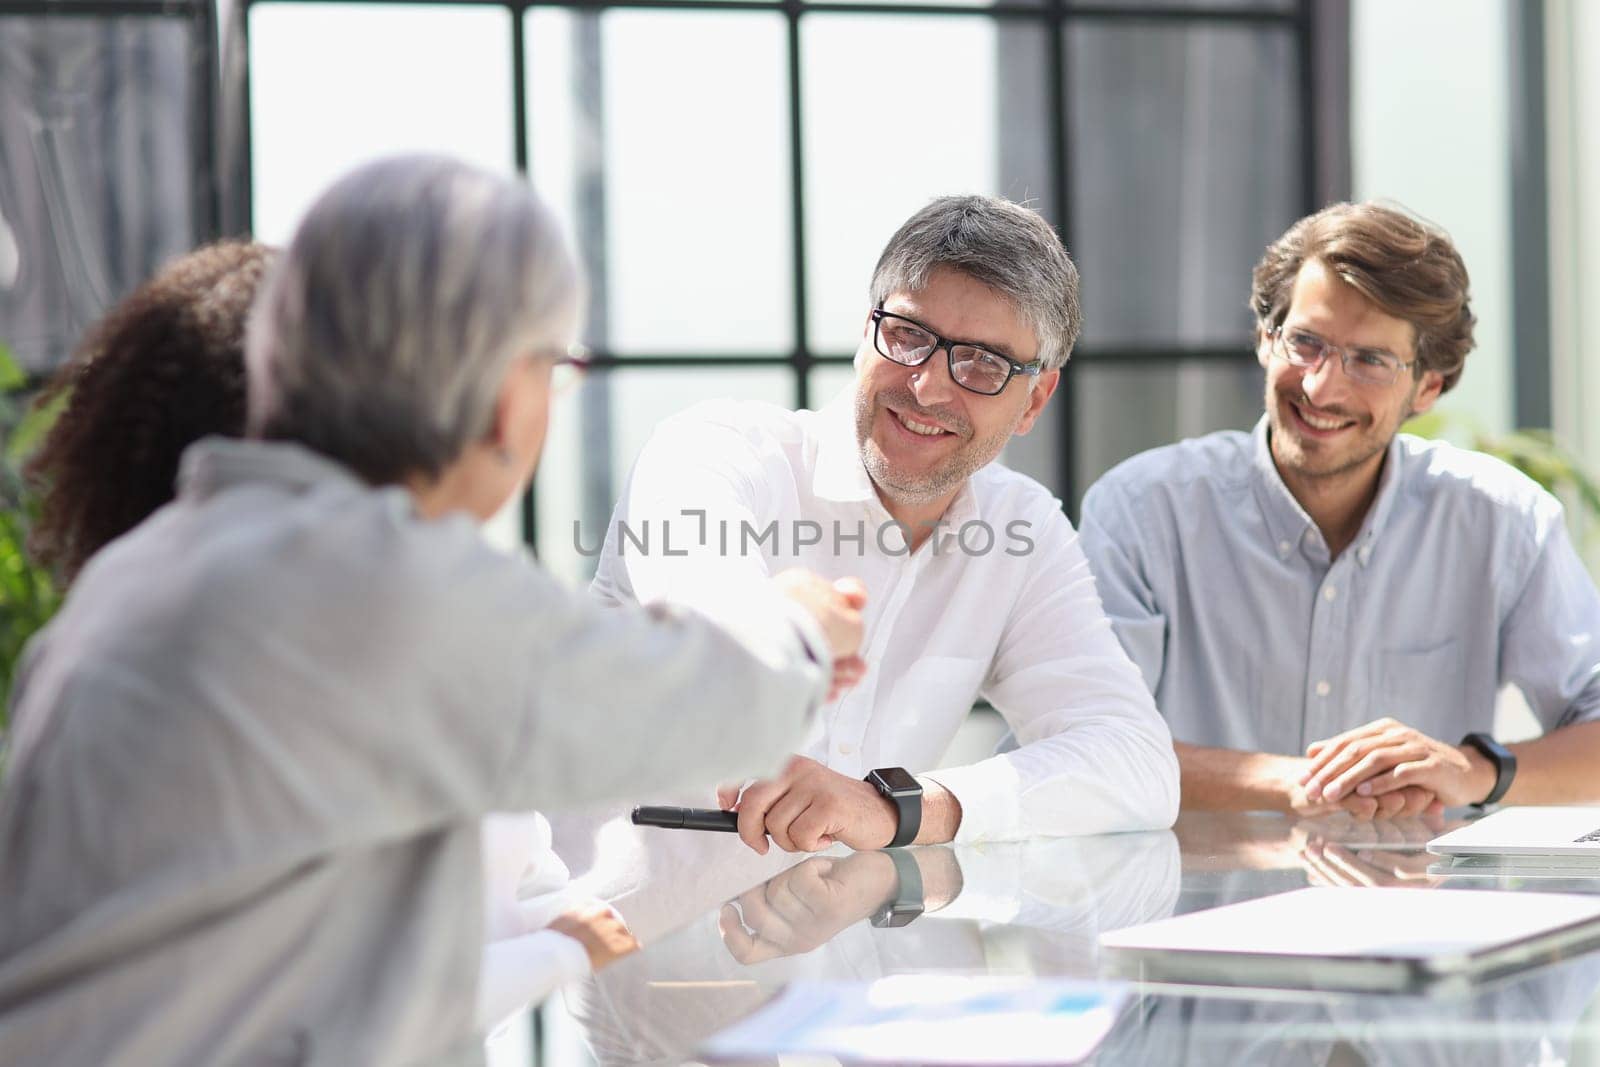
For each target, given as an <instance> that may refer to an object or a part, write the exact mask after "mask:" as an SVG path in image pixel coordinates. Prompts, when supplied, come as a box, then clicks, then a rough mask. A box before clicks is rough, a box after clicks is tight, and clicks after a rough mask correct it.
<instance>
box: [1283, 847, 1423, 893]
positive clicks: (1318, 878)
mask: <svg viewBox="0 0 1600 1067" xmlns="http://www.w3.org/2000/svg"><path fill="white" fill-rule="evenodd" d="M1435 858H1436V857H1434V856H1431V855H1429V854H1428V853H1426V852H1390V851H1386V850H1380V849H1360V850H1355V849H1351V848H1349V847H1347V846H1345V845H1340V844H1336V843H1335V842H1332V841H1323V840H1320V839H1313V840H1312V841H1309V842H1307V844H1306V846H1305V847H1304V848H1303V849H1301V851H1300V862H1301V865H1302V866H1303V867H1304V868H1305V872H1306V882H1307V884H1309V885H1316V886H1361V887H1368V888H1370V887H1374V886H1378V887H1384V888H1390V889H1432V888H1433V887H1434V886H1436V885H1438V884H1439V882H1440V881H1442V879H1439V878H1435V877H1433V876H1432V875H1430V874H1428V867H1429V866H1430V865H1431V864H1432V863H1433V861H1434V859H1435Z"/></svg>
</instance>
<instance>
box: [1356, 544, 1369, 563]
mask: <svg viewBox="0 0 1600 1067" xmlns="http://www.w3.org/2000/svg"><path fill="white" fill-rule="evenodd" d="M1356 555H1358V556H1360V557H1361V562H1362V563H1365V562H1366V561H1367V560H1369V559H1371V558H1372V548H1371V547H1370V546H1368V547H1366V548H1363V549H1362V550H1361V551H1360V552H1358V553H1356Z"/></svg>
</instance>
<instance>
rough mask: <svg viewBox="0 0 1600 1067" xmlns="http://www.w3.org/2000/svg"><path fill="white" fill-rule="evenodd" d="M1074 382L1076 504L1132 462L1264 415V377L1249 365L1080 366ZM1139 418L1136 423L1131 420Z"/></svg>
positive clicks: (1249, 424)
mask: <svg viewBox="0 0 1600 1067" xmlns="http://www.w3.org/2000/svg"><path fill="white" fill-rule="evenodd" d="M1075 374H1076V377H1075V378H1074V381H1073V388H1074V395H1073V412H1072V433H1073V436H1074V440H1075V442H1076V444H1077V461H1076V470H1075V472H1074V473H1075V483H1076V488H1077V497H1078V499H1077V500H1074V501H1073V502H1072V514H1074V515H1076V514H1078V506H1077V505H1078V502H1079V501H1081V500H1082V498H1083V493H1084V490H1086V489H1088V488H1089V486H1090V485H1092V484H1093V483H1094V480H1095V479H1096V478H1098V477H1100V475H1102V474H1104V473H1105V472H1106V471H1108V470H1110V469H1111V468H1112V467H1114V466H1116V465H1117V464H1118V463H1121V462H1122V461H1123V460H1125V459H1127V458H1128V457H1129V456H1132V455H1135V454H1136V453H1139V452H1143V451H1144V450H1145V449H1148V448H1155V447H1157V446H1158V445H1166V444H1171V443H1172V442H1174V441H1179V440H1182V439H1183V438H1185V437H1198V436H1200V435H1201V434H1206V433H1210V432H1211V431H1212V430H1225V429H1235V430H1248V429H1250V427H1252V426H1254V425H1255V423H1256V420H1257V419H1259V418H1260V417H1261V396H1262V389H1263V384H1262V373H1261V368H1260V367H1259V366H1257V365H1256V364H1255V363H1254V362H1253V361H1250V360H1248V359H1243V360H1241V361H1240V362H1239V363H1224V362H1204V363H1202V362H1199V361H1190V362H1188V363H1183V364H1161V363H1154V364H1151V363H1139V364H1129V365H1127V366H1120V367H1119V366H1115V365H1112V364H1107V363H1098V364H1087V363H1086V364H1081V365H1079V366H1078V367H1077V369H1076V371H1075ZM1132 412H1137V413H1138V417H1137V418H1130V417H1129V414H1130V413H1132Z"/></svg>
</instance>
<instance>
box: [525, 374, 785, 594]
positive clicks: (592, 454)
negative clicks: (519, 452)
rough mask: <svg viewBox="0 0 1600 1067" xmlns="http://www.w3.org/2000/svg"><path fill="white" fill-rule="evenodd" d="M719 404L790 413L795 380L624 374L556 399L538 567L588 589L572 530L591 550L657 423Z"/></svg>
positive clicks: (595, 379) (599, 378) (541, 502)
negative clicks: (746, 403)
mask: <svg viewBox="0 0 1600 1067" xmlns="http://www.w3.org/2000/svg"><path fill="white" fill-rule="evenodd" d="M719 397H738V398H741V399H748V400H763V401H766V402H767V403H771V404H779V405H781V406H784V407H789V406H792V405H793V403H794V375H793V373H792V372H790V371H789V369H788V368H787V367H782V366H774V367H771V368H767V367H729V368H727V369H726V370H723V369H709V370H708V369H703V368H701V369H684V368H669V367H662V368H661V369H659V370H657V369H655V368H643V369H624V370H614V371H609V372H604V371H603V372H597V373H595V374H591V375H590V376H589V378H588V379H587V380H586V381H585V382H584V383H583V385H582V387H580V388H579V389H576V390H574V391H573V392H571V393H568V394H566V395H564V396H561V397H558V398H557V400H556V403H555V405H554V406H553V409H552V411H551V413H550V435H549V438H548V440H547V441H546V443H545V450H544V458H543V460H542V461H541V462H540V464H539V475H538V477H537V479H535V482H534V487H535V492H536V500H537V503H538V526H539V557H540V560H541V561H542V562H543V563H544V564H545V566H546V567H548V568H550V570H551V571H552V572H554V573H555V574H556V575H558V576H560V577H561V578H563V579H565V580H566V581H568V582H571V583H573V584H578V583H581V582H587V581H588V580H589V579H590V578H591V577H592V576H593V574H594V564H595V561H594V560H593V559H592V558H589V557H587V556H585V555H583V554H581V553H580V552H579V551H578V548H577V547H576V545H575V543H574V527H575V526H576V528H577V532H578V533H579V534H580V535H581V540H582V543H583V545H584V546H586V547H589V546H593V545H594V544H595V543H596V541H597V540H598V538H599V537H600V536H601V535H602V534H603V533H604V531H605V528H606V524H607V523H608V522H609V521H610V519H611V509H612V507H613V506H614V505H615V504H616V502H617V498H618V497H619V496H620V495H621V493H622V488H623V485H624V484H625V482H626V480H627V476H628V471H629V470H630V469H632V467H633V461H634V459H635V458H636V457H637V456H638V454H639V449H640V448H642V447H644V443H645V441H646V440H648V439H649V437H650V434H651V432H652V431H654V430H655V427H656V423H658V422H660V421H661V420H662V419H664V418H666V417H667V416H668V415H672V414H674V413H676V412H679V411H682V410H683V409H684V408H687V407H690V406H691V405H693V404H696V403H699V402H700V401H702V400H711V399H714V398H719ZM685 506H686V507H692V506H693V505H692V504H686V505H685Z"/></svg>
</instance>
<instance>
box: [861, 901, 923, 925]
mask: <svg viewBox="0 0 1600 1067" xmlns="http://www.w3.org/2000/svg"><path fill="white" fill-rule="evenodd" d="M921 914H922V905H920V904H902V903H898V902H895V903H890V904H885V905H884V906H883V907H881V908H879V909H878V910H877V912H875V913H874V914H873V916H872V919H871V922H872V925H873V926H876V927H877V928H878V929H880V930H882V929H890V930H896V929H899V928H900V927H902V926H910V925H911V923H912V921H913V920H915V919H916V918H917V916H919V915H921Z"/></svg>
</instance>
